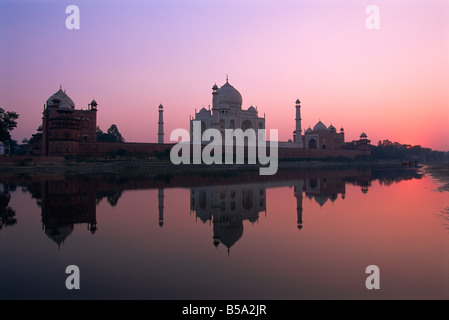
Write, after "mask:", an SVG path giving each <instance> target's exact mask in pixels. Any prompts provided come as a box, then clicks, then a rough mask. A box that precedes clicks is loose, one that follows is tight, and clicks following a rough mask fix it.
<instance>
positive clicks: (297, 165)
mask: <svg viewBox="0 0 449 320" xmlns="http://www.w3.org/2000/svg"><path fill="white" fill-rule="evenodd" d="M260 167H264V166H262V165H260V164H212V165H206V164H181V165H174V164H172V163H171V162H170V161H169V160H153V159H136V158H121V159H85V160H83V161H74V160H66V159H64V158H62V157H46V158H34V157H3V158H1V159H0V175H3V174H5V173H6V174H57V173H59V174H66V173H80V174H96V173H98V174H101V173H121V174H133V173H135V174H139V173H140V174H145V173H204V172H216V173H220V172H239V171H241V172H248V171H256V170H257V171H258V170H259V168H260ZM347 167H353V168H361V169H366V168H391V169H394V168H398V169H399V168H404V167H402V166H401V162H400V161H399V160H353V159H313V160H312V159H305V160H286V161H285V160H282V159H280V160H279V162H278V171H282V170H307V169H308V168H314V169H318V168H322V169H337V168H347ZM435 174H436V173H435Z"/></svg>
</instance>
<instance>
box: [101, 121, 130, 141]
mask: <svg viewBox="0 0 449 320" xmlns="http://www.w3.org/2000/svg"><path fill="white" fill-rule="evenodd" d="M97 141H101V142H125V139H124V138H123V136H122V134H121V133H120V131H119V130H118V128H117V126H116V125H115V124H112V125H111V126H110V127H109V129H108V131H107V133H104V132H103V131H102V130H101V129H100V127H97Z"/></svg>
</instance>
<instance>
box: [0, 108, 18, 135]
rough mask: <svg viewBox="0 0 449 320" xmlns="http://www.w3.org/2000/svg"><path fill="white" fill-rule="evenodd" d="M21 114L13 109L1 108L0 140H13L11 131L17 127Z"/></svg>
mask: <svg viewBox="0 0 449 320" xmlns="http://www.w3.org/2000/svg"><path fill="white" fill-rule="evenodd" d="M18 118H19V114H17V113H16V112H12V111H5V110H3V109H2V108H0V142H7V141H10V140H11V131H12V130H14V128H15V127H17V122H16V120H17V119H18Z"/></svg>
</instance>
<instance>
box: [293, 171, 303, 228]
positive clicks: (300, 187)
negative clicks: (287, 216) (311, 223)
mask: <svg viewBox="0 0 449 320" xmlns="http://www.w3.org/2000/svg"><path fill="white" fill-rule="evenodd" d="M303 188H304V180H298V181H297V182H296V184H295V197H296V214H297V216H298V221H297V222H298V229H299V230H301V229H302V190H303Z"/></svg>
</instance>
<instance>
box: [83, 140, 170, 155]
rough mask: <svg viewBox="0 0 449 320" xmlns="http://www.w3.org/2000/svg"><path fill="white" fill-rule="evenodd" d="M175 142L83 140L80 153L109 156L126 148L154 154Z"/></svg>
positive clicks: (126, 149)
mask: <svg viewBox="0 0 449 320" xmlns="http://www.w3.org/2000/svg"><path fill="white" fill-rule="evenodd" d="M173 145H174V144H158V143H138V142H123V143H117V142H115V143H114V142H82V143H80V149H79V150H80V153H79V154H80V155H89V156H93V157H94V156H107V155H108V154H109V153H111V152H115V153H117V152H118V151H119V150H125V151H126V153H129V154H136V155H137V154H143V155H153V154H154V152H155V151H157V152H164V151H166V150H167V149H168V150H170V149H171V148H172V147H173Z"/></svg>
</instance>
